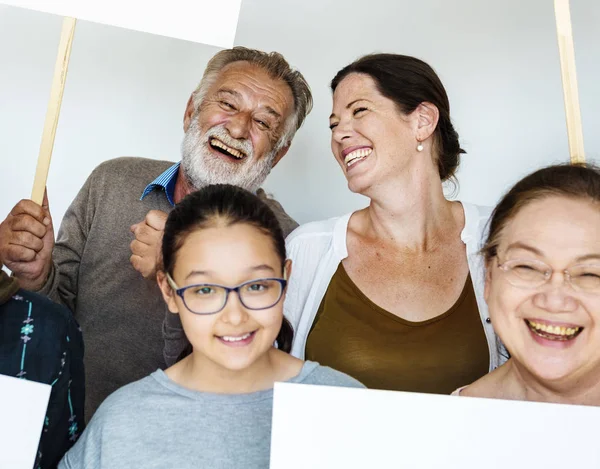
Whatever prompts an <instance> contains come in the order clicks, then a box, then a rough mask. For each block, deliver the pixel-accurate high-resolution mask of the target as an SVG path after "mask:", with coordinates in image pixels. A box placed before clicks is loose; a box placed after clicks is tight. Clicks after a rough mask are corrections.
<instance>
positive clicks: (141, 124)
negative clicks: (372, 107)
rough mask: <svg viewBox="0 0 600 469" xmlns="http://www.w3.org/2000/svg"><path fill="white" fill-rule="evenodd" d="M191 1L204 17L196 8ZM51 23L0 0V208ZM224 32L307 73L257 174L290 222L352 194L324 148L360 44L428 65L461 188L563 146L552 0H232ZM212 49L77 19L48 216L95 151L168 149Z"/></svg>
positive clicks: (47, 72)
mask: <svg viewBox="0 0 600 469" xmlns="http://www.w3.org/2000/svg"><path fill="white" fill-rule="evenodd" d="M571 9H572V20H573V28H574V36H575V48H576V60H577V71H578V79H579V91H580V99H581V106H582V118H583V125H584V138H585V145H586V153H587V157H588V160H594V159H598V158H600V134H599V133H598V132H595V130H596V127H597V126H598V124H599V123H600V91H599V87H598V84H599V78H600V28H598V26H599V25H600V2H598V1H597V0H577V1H572V2H571ZM194 14H196V15H198V20H199V27H201V24H202V21H204V18H202V12H201V11H197V12H194ZM214 20H215V19H214V18H209V19H206V21H214ZM217 20H218V19H217ZM61 21H62V18H60V17H57V16H53V15H48V14H43V13H37V12H32V11H27V10H22V9H18V8H14V7H7V6H3V5H0V174H1V176H2V179H1V180H2V185H3V187H2V192H1V194H2V196H1V197H0V219H3V218H4V217H5V216H6V214H7V213H8V212H9V211H10V209H11V208H12V206H13V205H14V204H15V203H16V202H17V201H18V200H20V199H21V198H28V197H29V196H30V193H31V187H32V182H33V176H34V173H35V165H36V161H37V155H38V151H39V144H40V139H41V134H42V128H43V124H44V117H45V112H46V107H47V104H48V98H49V93H50V85H51V81H52V73H53V68H54V61H55V58H56V51H57V47H58V39H59V34H60V28H61ZM236 44H241V45H246V46H249V47H256V48H260V49H264V50H278V51H280V52H282V53H283V54H284V55H285V56H286V57H287V58H288V60H289V61H290V62H291V63H292V65H294V66H296V67H298V68H300V70H301V71H302V72H303V73H304V75H305V76H306V78H307V80H308V81H309V83H310V85H311V87H312V90H313V94H314V99H315V107H314V110H313V112H312V113H311V115H310V116H309V117H308V119H307V121H306V123H305V125H304V127H303V128H302V129H301V130H300V131H299V133H298V134H297V136H296V139H295V140H294V143H293V145H292V148H291V150H290V152H289V153H288V155H287V156H286V157H285V158H284V159H283V160H282V162H281V163H280V164H279V165H278V166H277V167H276V168H275V169H274V171H273V173H272V174H271V176H269V179H268V182H267V184H266V188H267V190H269V191H270V192H272V193H273V194H274V195H275V197H276V198H277V199H278V200H280V201H281V202H282V204H283V205H284V207H285V208H286V210H287V211H288V212H289V213H290V214H291V215H292V216H293V217H295V218H296V220H298V221H299V222H301V223H302V222H307V221H310V220H316V219H321V218H325V217H330V216H335V215H339V214H341V213H344V212H346V211H349V210H352V209H355V208H358V207H361V206H363V205H364V204H365V199H363V198H362V197H361V196H358V195H355V194H352V193H350V192H349V191H348V189H347V187H346V182H345V179H344V177H343V175H342V173H341V170H340V169H339V168H338V166H337V164H336V163H335V161H334V159H333V157H332V156H331V152H330V149H329V129H328V116H329V114H330V112H331V94H330V92H329V89H328V83H329V81H330V80H331V78H332V77H333V75H334V74H335V73H336V72H337V70H338V69H340V68H341V67H343V66H344V65H346V64H347V63H349V62H350V61H352V60H353V59H355V58H357V57H359V56H360V55H362V54H365V53H369V52H374V51H382V52H383V51H385V52H398V53H404V54H408V55H414V56H417V57H420V58H422V59H424V60H426V61H427V62H429V63H430V64H431V65H432V66H433V67H434V68H435V69H436V71H437V72H438V73H439V75H440V76H441V78H442V81H443V83H444V84H445V86H446V88H447V91H448V94H449V96H450V103H451V108H452V116H453V120H454V123H455V125H456V127H457V130H458V132H459V135H460V136H461V143H462V146H463V148H465V149H466V150H467V152H468V154H467V155H465V156H464V157H463V163H462V165H461V168H460V171H459V184H460V186H459V187H460V189H459V192H458V197H460V198H462V199H465V200H468V201H471V202H475V203H482V204H494V203H495V202H496V201H497V200H498V198H499V197H500V195H501V193H502V192H503V191H504V190H505V189H506V188H507V187H508V185H510V184H512V183H514V182H515V181H516V180H517V179H518V178H520V177H521V176H523V175H524V174H526V173H527V172H529V171H531V170H533V169H535V168H537V167H539V166H541V165H545V164H550V163H553V162H557V161H566V160H568V157H569V155H568V145H567V134H566V126H565V118H564V108H563V98H562V88H561V81H560V68H559V59H558V46H557V41H556V33H555V22H554V11H553V2H552V1H551V0H527V1H526V2H523V1H521V0H504V1H502V2H496V1H491V0H490V1H482V0H453V1H452V2H449V1H447V0H420V1H418V2H417V1H414V0H413V1H409V0H394V1H392V0H368V1H365V0H360V1H359V0H346V1H344V0H304V1H300V0H293V1H292V0H286V1H281V0H244V1H243V3H242V9H241V14H240V21H239V26H238V31H237V36H236ZM216 51H217V49H216V48H214V47H209V46H205V45H199V44H193V43H190V42H185V41H179V40H174V39H168V38H163V37H158V36H152V35H149V34H144V33H138V32H132V31H127V30H123V29H119V28H115V27H110V26H101V25H97V24H93V23H88V22H83V21H81V22H79V23H78V25H77V30H76V35H75V41H74V44H73V50H72V55H71V62H70V68H69V75H68V80H67V86H66V90H65V94H64V98H63V105H62V111H61V118H60V124H59V127H58V131H57V136H56V142H55V149H54V154H53V160H52V166H51V170H50V176H49V180H48V192H49V197H50V207H51V210H52V213H53V217H54V221H55V225H56V226H58V224H59V223H60V220H61V218H62V216H63V214H64V211H65V210H66V208H67V206H68V204H69V203H70V201H71V200H72V199H73V197H74V196H75V195H76V193H77V191H78V189H79V188H80V187H81V185H82V184H83V182H84V180H85V178H86V177H87V176H88V174H89V173H90V171H91V170H92V169H93V168H94V167H95V166H96V165H97V164H98V163H100V162H101V161H104V160H107V159H110V158H114V157H117V156H123V155H127V156H144V157H150V158H160V159H168V160H173V161H176V160H178V159H179V155H180V154H179V146H180V141H181V139H182V137H183V130H182V116H183V111H184V108H185V105H186V102H187V99H188V97H189V94H190V92H191V91H192V90H193V89H194V87H195V86H196V84H197V82H198V81H199V79H200V77H201V74H202V72H203V69H204V66H205V64H206V62H207V61H208V59H209V58H210V57H211V56H212V55H213V54H214V53H215V52H216Z"/></svg>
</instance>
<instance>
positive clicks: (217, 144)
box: [208, 138, 246, 160]
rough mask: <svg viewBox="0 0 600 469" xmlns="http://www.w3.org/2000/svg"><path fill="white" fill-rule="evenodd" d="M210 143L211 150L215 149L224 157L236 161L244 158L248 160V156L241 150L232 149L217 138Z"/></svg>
mask: <svg viewBox="0 0 600 469" xmlns="http://www.w3.org/2000/svg"><path fill="white" fill-rule="evenodd" d="M208 143H209V145H210V146H211V148H214V149H215V150H217V151H218V152H219V153H223V154H224V155H226V156H229V157H230V158H233V159H236V160H243V159H244V158H246V155H245V154H244V153H242V152H241V151H239V150H236V149H235V148H232V147H230V146H229V145H225V144H224V143H223V142H221V141H220V140H217V139H216V138H211V139H210V141H209V142H208Z"/></svg>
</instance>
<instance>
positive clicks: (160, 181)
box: [140, 162, 181, 206]
mask: <svg viewBox="0 0 600 469" xmlns="http://www.w3.org/2000/svg"><path fill="white" fill-rule="evenodd" d="M180 164H181V162H179V163H175V164H174V165H173V166H171V167H170V168H168V169H167V170H166V171H165V172H163V173H162V174H161V175H160V176H158V177H157V178H156V179H155V180H154V181H152V182H151V183H150V184H148V185H147V186H146V188H145V189H144V192H143V194H142V197H140V200H143V199H144V197H146V196H147V195H148V194H149V193H150V192H152V191H153V190H155V189H162V190H164V191H165V195H166V196H167V200H168V201H169V203H170V204H171V205H172V206H175V202H174V199H175V182H176V181H177V174H178V173H179V165H180Z"/></svg>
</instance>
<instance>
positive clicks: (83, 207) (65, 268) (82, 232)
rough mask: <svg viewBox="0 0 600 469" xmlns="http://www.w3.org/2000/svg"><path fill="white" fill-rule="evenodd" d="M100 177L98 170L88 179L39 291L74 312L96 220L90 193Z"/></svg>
mask: <svg viewBox="0 0 600 469" xmlns="http://www.w3.org/2000/svg"><path fill="white" fill-rule="evenodd" d="M96 174H97V169H96V170H94V171H93V172H92V174H91V175H90V176H89V177H88V179H87V180H86V182H85V183H84V185H83V187H82V188H81V189H80V190H79V193H78V194H77V196H76V197H75V199H74V200H73V202H72V203H71V205H70V206H69V208H68V209H67V211H66V213H65V215H64V217H63V220H62V223H61V225H60V229H59V231H58V236H57V240H56V243H55V245H54V250H53V252H52V267H51V269H50V274H49V275H48V278H47V279H46V282H45V283H44V284H43V286H42V287H41V288H40V289H39V290H38V291H37V293H40V294H42V295H45V296H47V297H49V298H50V299H52V300H53V301H55V302H57V303H60V304H63V305H65V306H67V307H68V308H69V309H70V310H71V311H73V312H75V304H76V301H77V291H78V281H77V280H78V276H79V266H80V262H81V257H82V255H83V251H84V249H85V245H86V241H87V236H88V233H89V228H90V226H91V223H92V220H93V216H94V209H93V207H92V206H91V202H92V201H91V196H90V192H91V190H92V187H93V184H94V180H95V178H96Z"/></svg>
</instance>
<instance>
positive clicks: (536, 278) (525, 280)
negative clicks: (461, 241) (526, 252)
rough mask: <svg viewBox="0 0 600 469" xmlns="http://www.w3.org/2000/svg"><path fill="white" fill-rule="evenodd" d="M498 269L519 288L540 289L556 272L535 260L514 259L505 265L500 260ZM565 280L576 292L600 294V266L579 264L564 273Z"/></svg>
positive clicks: (509, 281)
mask: <svg viewBox="0 0 600 469" xmlns="http://www.w3.org/2000/svg"><path fill="white" fill-rule="evenodd" d="M498 268H500V270H502V271H503V272H504V275H505V277H506V280H507V281H508V283H510V284H511V285H513V286H515V287H517V288H525V289H533V288H539V287H541V286H542V285H545V284H546V283H548V282H549V281H550V279H551V278H552V275H553V274H554V273H555V272H556V271H555V270H554V269H553V268H552V267H550V266H549V265H548V264H546V263H545V262H542V261H538V260H534V259H513V260H509V261H506V262H503V263H500V260H498ZM562 273H563V275H564V280H565V282H567V283H568V284H569V285H571V287H572V288H573V289H574V290H576V291H581V292H588V293H600V265H597V264H579V265H575V266H572V267H569V268H568V269H565V270H563V271H562Z"/></svg>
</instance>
